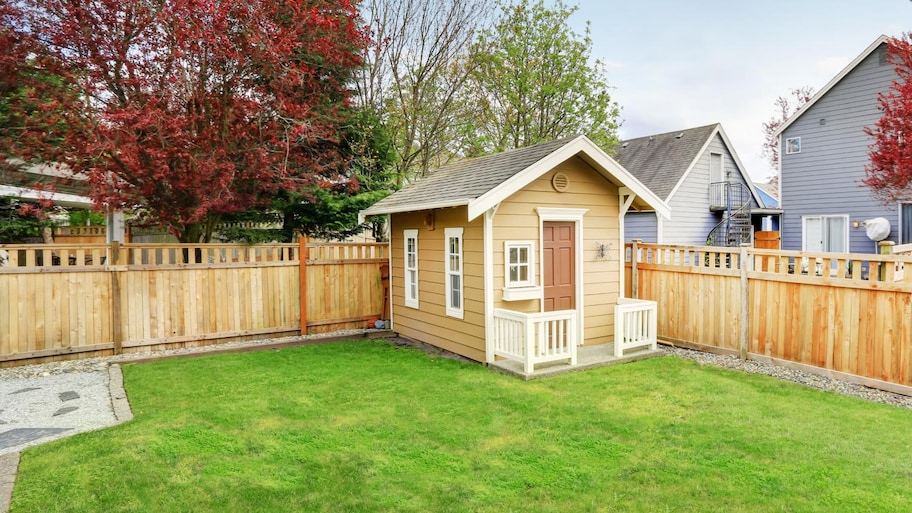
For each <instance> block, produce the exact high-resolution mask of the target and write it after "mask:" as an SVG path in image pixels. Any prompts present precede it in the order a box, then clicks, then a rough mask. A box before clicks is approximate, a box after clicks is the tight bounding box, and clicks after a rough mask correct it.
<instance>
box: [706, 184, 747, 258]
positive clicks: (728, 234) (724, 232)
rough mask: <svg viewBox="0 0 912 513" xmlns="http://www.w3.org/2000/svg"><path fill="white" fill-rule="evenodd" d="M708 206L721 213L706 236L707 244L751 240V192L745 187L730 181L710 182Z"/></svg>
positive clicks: (740, 242)
mask: <svg viewBox="0 0 912 513" xmlns="http://www.w3.org/2000/svg"><path fill="white" fill-rule="evenodd" d="M709 208H710V210H715V211H721V212H723V214H722V220H721V221H719V223H718V224H716V226H715V227H714V228H713V229H712V230H711V231H710V232H709V235H707V236H706V245H707V246H729V247H731V246H740V245H741V244H749V243H750V242H751V235H752V233H753V228H752V226H751V194H750V190H749V189H748V188H747V187H745V186H744V185H743V184H741V183H731V182H715V183H712V184H710V186H709Z"/></svg>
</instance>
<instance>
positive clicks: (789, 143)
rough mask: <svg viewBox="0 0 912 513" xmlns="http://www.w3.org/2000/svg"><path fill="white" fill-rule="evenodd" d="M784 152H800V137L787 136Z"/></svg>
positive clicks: (789, 153) (788, 153)
mask: <svg viewBox="0 0 912 513" xmlns="http://www.w3.org/2000/svg"><path fill="white" fill-rule="evenodd" d="M785 153H786V154H787V155H791V154H792V153H801V138H800V137H789V138H788V139H786V140H785Z"/></svg>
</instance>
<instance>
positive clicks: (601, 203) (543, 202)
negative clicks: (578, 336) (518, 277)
mask: <svg viewBox="0 0 912 513" xmlns="http://www.w3.org/2000/svg"><path fill="white" fill-rule="evenodd" d="M556 172H563V173H565V174H566V175H567V176H568V178H569V179H570V187H569V189H568V190H567V191H566V192H563V193H558V192H555V190H554V188H553V187H552V186H551V177H552V176H554V173H556ZM537 207H552V208H554V207H557V208H586V209H589V211H588V212H587V213H586V215H585V216H583V237H582V239H583V242H582V247H581V248H576V250H577V251H582V255H583V289H584V296H585V297H584V307H585V312H584V318H585V321H584V337H585V342H586V344H592V345H596V344H606V343H609V342H611V341H612V340H613V338H614V305H615V304H616V303H617V297H618V287H619V280H618V276H619V274H618V273H619V270H620V266H619V263H618V262H619V259H620V247H621V244H620V242H619V237H620V231H619V230H618V208H619V205H618V188H617V186H615V185H614V184H612V183H610V182H609V181H607V180H606V179H604V178H603V177H602V176H601V175H600V174H598V173H597V172H596V171H595V170H594V169H592V167H590V166H589V165H588V164H586V163H585V162H584V161H583V160H582V159H579V158H574V159H571V160H569V161H567V162H565V163H564V164H561V165H560V166H558V167H556V168H555V169H554V170H553V171H551V172H548V173H545V174H544V175H543V176H542V177H541V178H539V179H538V180H535V181H534V182H532V183H531V184H529V185H528V186H526V187H525V188H524V189H523V190H521V191H519V192H517V193H516V194H514V195H513V196H511V197H510V198H509V199H507V200H506V201H504V202H503V203H502V204H501V205H500V208H498V210H497V215H495V216H494V307H495V308H506V309H510V310H515V311H522V312H537V311H539V309H540V308H541V307H540V304H539V301H538V300H530V301H503V300H502V299H501V298H502V297H503V287H504V241H505V240H533V241H536V251H535V267H536V273H535V274H536V283H537V284H541V276H540V273H539V272H538V271H539V265H540V262H541V260H540V258H541V253H540V246H538V238H539V218H538V213H537V212H536V210H535V209H536V208H537ZM399 236H400V237H401V234H400V235H399ZM596 242H600V243H602V244H605V243H608V242H610V243H611V244H612V247H611V251H610V252H609V254H610V258H609V259H608V260H599V261H595V243H596Z"/></svg>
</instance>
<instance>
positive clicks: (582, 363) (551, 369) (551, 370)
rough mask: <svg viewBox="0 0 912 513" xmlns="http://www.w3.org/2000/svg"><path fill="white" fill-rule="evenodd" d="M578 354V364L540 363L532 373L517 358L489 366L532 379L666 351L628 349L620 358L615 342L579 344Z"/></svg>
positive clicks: (603, 365)
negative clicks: (589, 344)
mask: <svg viewBox="0 0 912 513" xmlns="http://www.w3.org/2000/svg"><path fill="white" fill-rule="evenodd" d="M576 354H577V364H576V365H570V364H569V363H567V362H566V361H556V362H549V363H540V364H537V365H536V366H535V371H534V372H532V373H526V372H525V371H524V370H523V364H522V362H519V361H517V360H509V359H502V360H497V361H495V362H494V363H491V364H489V367H490V368H491V369H494V370H496V371H498V372H501V373H503V374H507V375H509V376H517V377H520V378H522V379H524V380H530V379H538V378H545V377H550V376H557V375H560V374H566V373H568V372H577V371H584V370H588V369H595V368H597V367H607V366H609V365H617V364H620V363H629V362H635V361H637V360H643V359H645V358H653V357H656V356H662V355H663V354H665V352H664V351H663V350H661V349H656V350H652V349H650V348H649V347H642V348H640V349H631V350H628V352H627V353H626V354H625V355H624V356H622V357H620V358H618V357H616V356H614V343H609V344H600V345H597V346H586V345H583V346H579V347H578V348H577V353H576Z"/></svg>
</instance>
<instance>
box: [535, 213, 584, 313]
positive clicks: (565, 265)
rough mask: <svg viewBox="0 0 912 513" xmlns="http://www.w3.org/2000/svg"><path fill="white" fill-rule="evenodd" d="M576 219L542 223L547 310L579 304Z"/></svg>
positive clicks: (543, 277)
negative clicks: (577, 294) (575, 255)
mask: <svg viewBox="0 0 912 513" xmlns="http://www.w3.org/2000/svg"><path fill="white" fill-rule="evenodd" d="M573 232H574V224H573V223H554V222H546V223H544V224H543V225H542V236H543V238H544V240H543V246H544V255H543V258H544V276H542V282H543V283H544V285H545V299H544V300H545V311H546V312H553V311H555V310H572V309H574V308H576V264H575V262H576V259H575V257H574V254H575V252H576V248H575V247H574V244H575V241H576V237H575V236H574V233H573Z"/></svg>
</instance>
